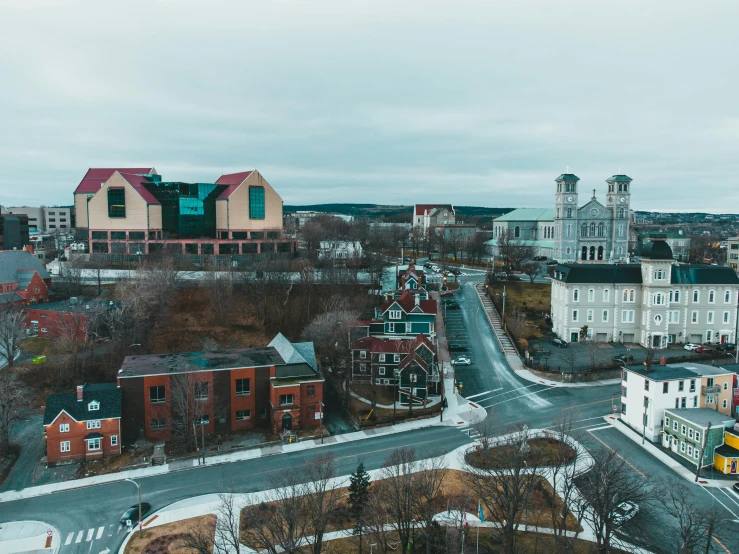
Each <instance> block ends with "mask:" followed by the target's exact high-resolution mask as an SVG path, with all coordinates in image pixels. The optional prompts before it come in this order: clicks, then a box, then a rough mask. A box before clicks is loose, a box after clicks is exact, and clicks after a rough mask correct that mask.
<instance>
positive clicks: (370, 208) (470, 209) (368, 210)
mask: <svg viewBox="0 0 739 554" xmlns="http://www.w3.org/2000/svg"><path fill="white" fill-rule="evenodd" d="M454 210H455V212H456V213H457V214H459V215H461V216H463V217H465V218H467V217H474V216H479V217H492V216H498V215H502V214H506V213H508V212H510V211H512V210H513V208H484V207H481V206H454ZM283 211H284V212H285V213H294V212H330V213H337V214H346V215H353V216H367V217H370V218H376V217H382V216H391V215H397V214H400V213H408V214H410V213H411V212H412V211H413V206H383V205H379V204H312V205H302V206H298V205H294V206H291V205H285V206H283Z"/></svg>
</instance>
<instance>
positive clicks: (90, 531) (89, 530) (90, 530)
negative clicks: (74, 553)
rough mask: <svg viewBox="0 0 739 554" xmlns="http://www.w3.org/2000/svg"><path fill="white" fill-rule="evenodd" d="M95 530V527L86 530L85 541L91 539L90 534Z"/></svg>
mask: <svg viewBox="0 0 739 554" xmlns="http://www.w3.org/2000/svg"><path fill="white" fill-rule="evenodd" d="M94 532H95V528H94V527H93V528H92V529H88V530H87V538H86V539H85V542H90V541H91V540H92V534H93V533H94Z"/></svg>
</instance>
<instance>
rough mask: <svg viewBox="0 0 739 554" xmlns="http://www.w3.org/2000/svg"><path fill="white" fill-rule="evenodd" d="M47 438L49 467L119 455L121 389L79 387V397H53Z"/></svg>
mask: <svg viewBox="0 0 739 554" xmlns="http://www.w3.org/2000/svg"><path fill="white" fill-rule="evenodd" d="M44 435H45V439H46V460H47V463H52V464H53V463H57V462H65V461H70V460H93V459H96V458H102V457H103V456H114V455H117V454H120V453H121V389H119V388H118V387H117V386H116V384H115V383H103V384H99V385H80V386H78V387H77V392H76V394H75V393H67V394H50V395H49V396H47V397H46V408H45V410H44Z"/></svg>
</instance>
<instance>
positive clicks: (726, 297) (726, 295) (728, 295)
mask: <svg viewBox="0 0 739 554" xmlns="http://www.w3.org/2000/svg"><path fill="white" fill-rule="evenodd" d="M729 302H731V291H730V290H727V291H726V292H725V293H724V304H728V303H729Z"/></svg>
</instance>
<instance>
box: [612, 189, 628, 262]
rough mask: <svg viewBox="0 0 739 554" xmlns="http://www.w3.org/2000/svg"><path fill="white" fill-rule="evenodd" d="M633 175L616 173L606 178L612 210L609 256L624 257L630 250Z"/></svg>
mask: <svg viewBox="0 0 739 554" xmlns="http://www.w3.org/2000/svg"><path fill="white" fill-rule="evenodd" d="M631 181H632V179H631V177H629V176H628V175H614V176H613V177H611V178H609V179H606V183H608V194H606V207H607V208H608V209H609V210H610V211H611V217H612V220H611V252H610V253H609V254H610V255H609V258H615V259H619V258H623V257H624V256H627V255H628V252H629V248H628V247H629V210H630V206H631Z"/></svg>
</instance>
